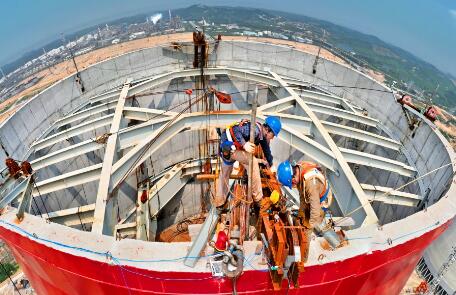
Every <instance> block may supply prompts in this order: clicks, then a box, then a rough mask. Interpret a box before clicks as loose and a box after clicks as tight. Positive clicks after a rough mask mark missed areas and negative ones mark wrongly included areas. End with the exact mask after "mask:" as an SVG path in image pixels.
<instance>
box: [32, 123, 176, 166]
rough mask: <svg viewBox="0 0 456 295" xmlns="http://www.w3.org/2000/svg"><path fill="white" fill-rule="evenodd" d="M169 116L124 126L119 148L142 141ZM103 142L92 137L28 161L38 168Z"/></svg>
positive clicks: (94, 147) (63, 159) (71, 156)
mask: <svg viewBox="0 0 456 295" xmlns="http://www.w3.org/2000/svg"><path fill="white" fill-rule="evenodd" d="M169 120H170V118H161V119H157V120H150V121H148V122H146V123H143V124H139V125H135V126H133V127H128V128H124V129H122V130H121V131H120V132H119V146H118V148H119V150H122V149H126V148H129V147H131V146H133V145H135V144H137V143H138V142H140V141H142V140H143V139H144V137H145V136H148V135H150V134H151V133H152V132H153V131H154V130H155V129H157V128H158V127H160V126H162V125H163V124H165V123H166V122H168V121H169ZM104 146H105V145H104V144H99V143H97V142H96V141H95V140H94V139H93V138H91V139H88V140H85V141H83V142H80V143H78V144H75V145H72V146H69V147H65V148H63V149H59V150H57V151H55V152H52V153H50V154H47V155H45V156H43V157H40V158H37V159H35V160H33V161H31V162H30V164H32V168H33V170H39V169H42V168H44V167H47V166H49V165H52V164H55V163H58V162H61V161H65V160H68V159H71V158H73V157H77V156H80V155H83V154H86V153H88V152H93V151H96V150H99V149H101V148H103V147H104Z"/></svg>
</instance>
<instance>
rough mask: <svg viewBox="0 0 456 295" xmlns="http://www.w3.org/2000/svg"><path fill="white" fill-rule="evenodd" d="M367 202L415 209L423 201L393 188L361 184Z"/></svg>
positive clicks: (419, 197)
mask: <svg viewBox="0 0 456 295" xmlns="http://www.w3.org/2000/svg"><path fill="white" fill-rule="evenodd" d="M361 187H362V188H363V189H364V192H365V193H366V195H367V197H368V198H369V201H371V202H372V201H377V202H383V203H385V204H392V205H402V206H409V207H416V206H417V205H418V204H419V202H420V201H421V200H422V199H423V198H422V197H421V196H418V195H415V194H411V193H406V192H401V191H396V190H394V189H393V188H389V187H383V186H376V185H371V184H361Z"/></svg>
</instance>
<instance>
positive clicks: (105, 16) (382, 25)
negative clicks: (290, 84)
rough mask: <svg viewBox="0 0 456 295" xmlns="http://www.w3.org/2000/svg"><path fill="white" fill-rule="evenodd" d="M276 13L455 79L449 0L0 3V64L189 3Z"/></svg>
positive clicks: (455, 12) (453, 7)
mask: <svg viewBox="0 0 456 295" xmlns="http://www.w3.org/2000/svg"><path fill="white" fill-rule="evenodd" d="M197 3H198V4H204V5H229V6H246V7H257V8H266V9H272V10H282V11H287V12H293V13H296V14H302V15H306V16H311V17H315V18H318V19H322V20H326V21H330V22H333V23H335V24H338V25H342V26H344V27H348V28H351V29H354V30H357V31H360V32H362V33H367V34H371V35H374V36H377V37H379V38H380V39H382V40H383V41H386V42H388V43H390V44H392V45H396V46H398V47H400V48H402V49H405V50H407V51H409V52H411V53H413V54H414V55H416V56H417V57H419V58H421V59H423V60H425V61H427V62H430V63H431V64H433V65H435V66H436V67H437V68H439V69H441V70H442V71H444V72H447V73H451V74H452V75H453V76H455V77H456V58H455V55H456V1H455V0H382V1H378V0H282V1H277V0H261V1H260V0H212V1H208V0H199V1H191V0H166V1H163V0H129V1H125V0H78V1H67V0H40V1H37V0H0V16H1V17H0V65H3V64H6V63H8V62H9V61H12V60H14V59H16V58H19V57H20V56H21V55H22V54H24V53H26V52H28V51H29V50H32V49H36V48H40V47H41V46H43V45H45V44H46V43H48V42H50V41H53V40H55V39H58V38H60V36H61V33H64V34H65V33H70V32H74V31H78V30H80V29H83V28H85V27H89V26H92V25H96V24H102V23H103V22H106V21H109V20H114V19H118V18H121V17H125V16H131V15H135V14H139V13H145V12H148V11H150V12H151V13H152V12H154V11H156V10H163V9H169V8H170V9H173V8H180V7H187V6H189V5H191V4H197Z"/></svg>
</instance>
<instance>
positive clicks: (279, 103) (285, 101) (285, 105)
mask: <svg viewBox="0 0 456 295" xmlns="http://www.w3.org/2000/svg"><path fill="white" fill-rule="evenodd" d="M295 106H296V99H295V98H294V97H292V96H287V97H284V98H281V99H278V100H274V101H272V102H269V103H267V104H264V105H262V106H259V107H258V111H259V112H271V113H278V112H283V111H285V110H288V109H290V108H293V107H295Z"/></svg>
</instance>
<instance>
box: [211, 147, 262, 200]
mask: <svg viewBox="0 0 456 295" xmlns="http://www.w3.org/2000/svg"><path fill="white" fill-rule="evenodd" d="M249 157H250V154H249V153H247V152H246V151H238V150H235V151H234V152H232V153H231V160H234V161H238V162H239V164H242V165H243V166H244V168H245V169H246V171H249ZM220 170H221V171H220V174H219V177H218V180H217V183H216V188H217V190H216V193H215V198H214V205H215V206H216V207H219V206H222V205H223V204H225V201H226V197H227V194H228V190H229V180H230V175H231V172H232V171H233V165H227V164H225V163H224V162H223V161H222V168H221V169H220ZM252 196H253V200H254V201H255V202H259V201H261V199H262V198H263V191H262V188H261V177H260V168H259V166H258V160H257V158H255V157H253V173H252Z"/></svg>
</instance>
